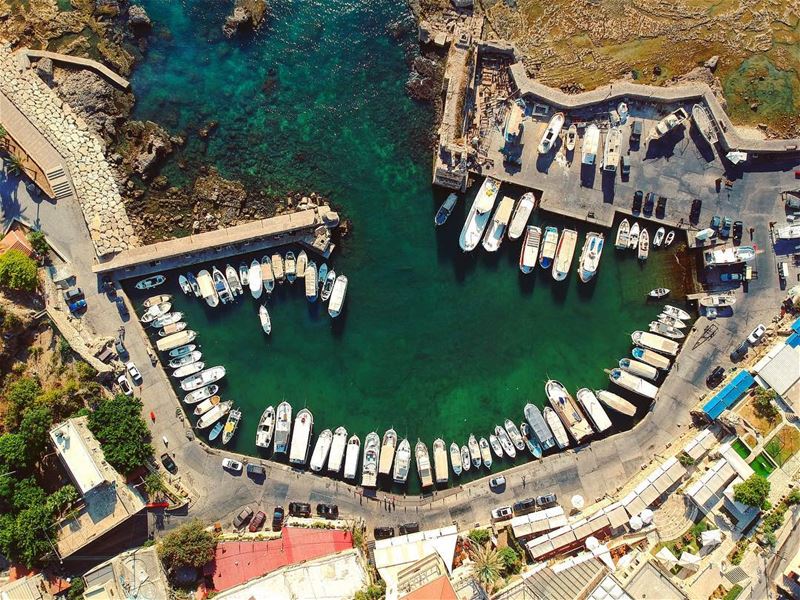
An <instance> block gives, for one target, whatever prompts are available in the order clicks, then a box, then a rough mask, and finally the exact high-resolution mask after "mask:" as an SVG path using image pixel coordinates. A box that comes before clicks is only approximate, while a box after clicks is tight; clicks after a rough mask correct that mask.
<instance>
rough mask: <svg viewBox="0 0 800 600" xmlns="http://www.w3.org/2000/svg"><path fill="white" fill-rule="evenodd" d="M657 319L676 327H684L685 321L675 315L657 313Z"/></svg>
mask: <svg viewBox="0 0 800 600" xmlns="http://www.w3.org/2000/svg"><path fill="white" fill-rule="evenodd" d="M658 320H659V321H660V322H662V323H664V324H665V325H669V326H671V327H675V328H676V329H686V323H684V322H683V321H681V320H680V319H676V318H675V317H670V316H669V315H668V314H667V313H663V312H662V313H658Z"/></svg>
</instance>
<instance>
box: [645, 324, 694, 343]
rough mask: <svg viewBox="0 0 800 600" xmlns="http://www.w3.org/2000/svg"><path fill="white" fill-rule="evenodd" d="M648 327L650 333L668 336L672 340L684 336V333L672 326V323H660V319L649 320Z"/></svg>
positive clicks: (680, 338)
mask: <svg viewBox="0 0 800 600" xmlns="http://www.w3.org/2000/svg"><path fill="white" fill-rule="evenodd" d="M648 329H649V330H650V332H651V333H657V334H658V335H663V336H664V337H668V338H670V339H673V340H682V339H683V338H684V337H686V334H685V333H684V332H682V331H681V330H680V329H678V328H676V327H673V326H672V325H667V324H665V323H662V322H661V321H650V324H649V325H648Z"/></svg>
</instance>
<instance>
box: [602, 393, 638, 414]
mask: <svg viewBox="0 0 800 600" xmlns="http://www.w3.org/2000/svg"><path fill="white" fill-rule="evenodd" d="M595 395H596V396H597V399H598V400H600V402H602V403H603V404H605V405H606V407H608V408H610V409H611V410H615V411H617V412H618V413H621V414H623V415H625V416H627V417H632V416H633V415H635V414H636V407H635V406H634V405H633V404H631V403H630V402H628V401H627V400H625V398H623V397H622V396H618V395H617V394H615V393H614V392H609V391H608V390H595Z"/></svg>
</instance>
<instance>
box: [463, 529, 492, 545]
mask: <svg viewBox="0 0 800 600" xmlns="http://www.w3.org/2000/svg"><path fill="white" fill-rule="evenodd" d="M467 537H468V538H469V539H470V540H471V541H473V542H475V543H476V544H478V545H479V546H485V545H486V543H487V542H488V541H489V540H490V539H492V534H491V533H489V530H488V529H473V530H472V531H470V532H469V533H468V534H467Z"/></svg>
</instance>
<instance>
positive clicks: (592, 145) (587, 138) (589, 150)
mask: <svg viewBox="0 0 800 600" xmlns="http://www.w3.org/2000/svg"><path fill="white" fill-rule="evenodd" d="M599 145H600V129H598V127H597V125H595V124H594V123H592V124H591V125H589V126H588V127H587V128H586V133H585V134H584V135H583V147H582V148H581V150H582V152H581V163H582V164H584V165H594V164H595V163H596V162H597V148H598V146H599Z"/></svg>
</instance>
